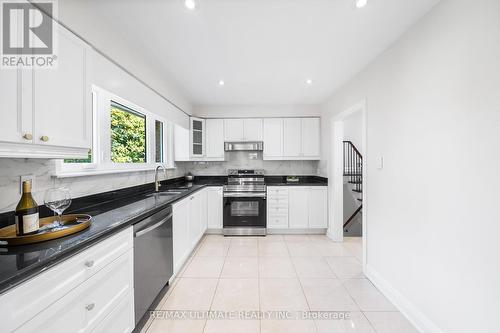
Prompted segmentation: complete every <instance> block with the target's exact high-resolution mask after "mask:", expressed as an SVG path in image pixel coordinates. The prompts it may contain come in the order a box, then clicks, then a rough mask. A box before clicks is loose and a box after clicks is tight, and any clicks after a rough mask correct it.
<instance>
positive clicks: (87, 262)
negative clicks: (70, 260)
mask: <svg viewBox="0 0 500 333" xmlns="http://www.w3.org/2000/svg"><path fill="white" fill-rule="evenodd" d="M85 266H87V267H88V268H90V267H92V266H94V260H89V261H86V262H85Z"/></svg>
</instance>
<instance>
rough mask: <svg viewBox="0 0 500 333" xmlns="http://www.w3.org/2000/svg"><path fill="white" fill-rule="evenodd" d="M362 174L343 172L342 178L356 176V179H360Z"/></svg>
mask: <svg viewBox="0 0 500 333" xmlns="http://www.w3.org/2000/svg"><path fill="white" fill-rule="evenodd" d="M362 175H363V174H362V173H350V172H344V177H350V176H353V177H355V176H357V177H361V176H362Z"/></svg>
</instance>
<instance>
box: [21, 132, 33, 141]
mask: <svg viewBox="0 0 500 333" xmlns="http://www.w3.org/2000/svg"><path fill="white" fill-rule="evenodd" d="M23 139H25V140H32V139H33V135H31V134H30V133H26V134H24V135H23Z"/></svg>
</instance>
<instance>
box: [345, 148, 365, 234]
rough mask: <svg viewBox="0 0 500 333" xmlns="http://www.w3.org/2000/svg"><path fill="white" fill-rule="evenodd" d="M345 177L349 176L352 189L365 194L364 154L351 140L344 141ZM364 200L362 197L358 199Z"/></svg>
mask: <svg viewBox="0 0 500 333" xmlns="http://www.w3.org/2000/svg"><path fill="white" fill-rule="evenodd" d="M344 177H348V180H347V181H348V183H349V184H352V191H353V192H356V193H359V194H360V196H361V195H362V194H363V156H362V155H361V153H360V152H359V150H358V149H357V148H356V146H354V144H353V143H352V142H351V141H344ZM358 200H359V201H361V202H362V198H359V199H358ZM362 209H363V205H361V206H359V207H358V209H356V211H355V212H354V213H353V214H352V215H351V216H350V217H349V218H348V219H347V221H346V222H345V223H344V229H346V228H347V227H348V226H349V224H350V223H351V222H352V221H354V218H355V217H356V215H357V214H359V213H361V210H362Z"/></svg>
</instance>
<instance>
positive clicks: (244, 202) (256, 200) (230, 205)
mask: <svg viewBox="0 0 500 333" xmlns="http://www.w3.org/2000/svg"><path fill="white" fill-rule="evenodd" d="M224 228H266V194H265V193H262V194H260V193H259V194H257V193H224Z"/></svg>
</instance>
